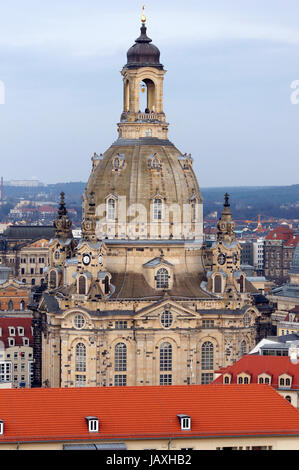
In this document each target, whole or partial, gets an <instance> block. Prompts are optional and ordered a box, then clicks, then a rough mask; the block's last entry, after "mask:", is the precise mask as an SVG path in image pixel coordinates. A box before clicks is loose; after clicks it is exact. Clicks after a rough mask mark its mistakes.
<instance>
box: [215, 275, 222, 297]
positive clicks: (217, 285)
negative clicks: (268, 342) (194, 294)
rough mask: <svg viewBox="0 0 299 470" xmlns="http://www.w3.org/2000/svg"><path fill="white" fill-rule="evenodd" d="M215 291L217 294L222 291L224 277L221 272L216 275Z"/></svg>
mask: <svg viewBox="0 0 299 470" xmlns="http://www.w3.org/2000/svg"><path fill="white" fill-rule="evenodd" d="M214 292H215V293H217V294H221V292H222V277H221V276H220V274H217V275H216V276H215V277H214Z"/></svg>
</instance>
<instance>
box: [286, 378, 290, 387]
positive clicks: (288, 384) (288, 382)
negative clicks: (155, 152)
mask: <svg viewBox="0 0 299 470" xmlns="http://www.w3.org/2000/svg"><path fill="white" fill-rule="evenodd" d="M290 385H291V380H290V379H286V386H287V387H289V386H290Z"/></svg>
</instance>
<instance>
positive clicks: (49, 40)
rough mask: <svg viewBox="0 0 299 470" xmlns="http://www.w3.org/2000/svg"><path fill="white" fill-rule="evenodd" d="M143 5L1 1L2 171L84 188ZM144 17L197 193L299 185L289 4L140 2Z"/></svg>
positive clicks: (295, 13)
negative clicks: (191, 162)
mask: <svg viewBox="0 0 299 470" xmlns="http://www.w3.org/2000/svg"><path fill="white" fill-rule="evenodd" d="M142 4H143V2H142V1H139V0H128V1H126V2H124V1H120V0H114V1H111V2H107V1H104V0H51V1H50V0H43V1H41V0H26V2H25V1H24V0H10V1H9V2H4V0H3V1H2V2H1V10H0V80H1V81H2V83H4V85H5V104H1V105H0V155H1V170H0V173H1V175H0V176H3V177H4V179H5V180H9V179H23V178H25V179H31V178H38V179H39V180H41V181H43V182H45V183H56V182H62V181H66V182H67V181H87V179H88V176H89V173H90V169H91V160H90V159H91V155H92V154H93V153H94V152H97V153H103V152H104V151H105V150H106V149H107V148H108V147H109V146H110V145H111V143H112V142H114V141H115V140H116V138H117V132H116V129H117V127H116V123H117V122H118V121H119V118H120V114H121V111H122V77H121V75H120V70H121V68H122V67H123V65H124V64H125V63H126V52H127V50H128V49H129V47H130V46H131V45H132V44H133V43H134V41H135V39H136V38H137V37H138V36H139V28H140V17H141V7H142ZM146 14H147V26H148V35H149V36H150V37H151V38H152V39H153V43H154V44H155V45H156V46H158V47H159V49H160V51H161V62H162V63H163V64H164V66H165V68H166V70H167V74H166V77H165V82H164V95H165V99H164V110H165V112H166V117H167V120H168V122H169V123H170V132H169V138H170V140H171V141H172V142H173V143H174V144H175V145H176V146H177V147H178V148H179V149H180V150H181V151H182V152H183V153H184V152H188V153H191V154H192V156H193V158H194V162H195V163H194V165H195V171H196V174H197V176H198V180H199V184H200V186H201V187H207V186H228V187H229V186H243V185H246V186H260V185H267V186H269V185H289V184H296V183H299V164H298V161H299V158H298V149H299V104H297V105H295V104H292V103H291V100H290V96H291V93H292V91H293V90H292V89H291V83H292V82H293V81H294V80H299V2H298V0H283V1H282V0H225V1H224V0H209V1H208V0H205V1H203V0H185V1H184V2H183V1H178V0H163V1H161V0H148V2H147V3H146ZM298 95H299V94H298Z"/></svg>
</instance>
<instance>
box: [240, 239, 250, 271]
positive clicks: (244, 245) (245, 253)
mask: <svg viewBox="0 0 299 470" xmlns="http://www.w3.org/2000/svg"><path fill="white" fill-rule="evenodd" d="M239 243H240V246H241V264H242V265H249V266H253V243H252V241H251V240H239Z"/></svg>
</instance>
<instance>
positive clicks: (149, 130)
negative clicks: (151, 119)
mask: <svg viewBox="0 0 299 470" xmlns="http://www.w3.org/2000/svg"><path fill="white" fill-rule="evenodd" d="M152 135H153V132H152V130H151V129H146V131H145V137H152Z"/></svg>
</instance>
